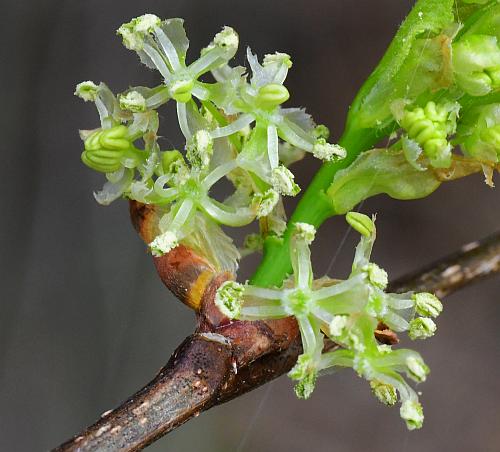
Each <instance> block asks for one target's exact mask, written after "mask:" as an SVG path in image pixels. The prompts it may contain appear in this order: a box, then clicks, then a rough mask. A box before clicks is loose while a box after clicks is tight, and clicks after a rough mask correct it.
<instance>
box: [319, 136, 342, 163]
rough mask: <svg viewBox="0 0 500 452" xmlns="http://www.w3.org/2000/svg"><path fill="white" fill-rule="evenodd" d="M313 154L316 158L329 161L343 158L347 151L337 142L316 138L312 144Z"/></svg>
mask: <svg viewBox="0 0 500 452" xmlns="http://www.w3.org/2000/svg"><path fill="white" fill-rule="evenodd" d="M313 155H314V157H316V158H317V159H320V160H326V161H328V162H331V161H332V160H336V159H343V158H345V157H346V156H347V151H346V150H345V149H344V148H343V147H342V146H339V145H338V144H331V143H327V142H326V140H325V139H324V138H318V139H317V140H316V143H314V146H313Z"/></svg>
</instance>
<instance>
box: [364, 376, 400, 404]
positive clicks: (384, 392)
mask: <svg viewBox="0 0 500 452" xmlns="http://www.w3.org/2000/svg"><path fill="white" fill-rule="evenodd" d="M370 387H371V388H372V391H373V395H374V396H375V397H377V399H379V400H380V401H381V402H382V403H383V404H384V405H388V406H392V405H394V404H395V403H396V402H397V401H398V394H397V393H396V388H394V386H392V385H390V384H387V383H383V382H381V381H379V380H372V381H370Z"/></svg>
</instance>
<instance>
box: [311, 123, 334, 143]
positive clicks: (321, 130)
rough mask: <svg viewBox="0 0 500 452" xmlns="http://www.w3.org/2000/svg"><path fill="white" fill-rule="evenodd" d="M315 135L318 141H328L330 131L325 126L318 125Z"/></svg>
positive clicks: (314, 131)
mask: <svg viewBox="0 0 500 452" xmlns="http://www.w3.org/2000/svg"><path fill="white" fill-rule="evenodd" d="M313 135H314V137H315V138H316V139H319V138H323V139H324V140H328V138H329V137H330V130H329V129H328V127H326V126H325V125H324V124H318V125H317V126H316V127H315V128H314V130H313Z"/></svg>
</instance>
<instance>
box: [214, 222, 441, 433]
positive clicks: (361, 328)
mask: <svg viewBox="0 0 500 452" xmlns="http://www.w3.org/2000/svg"><path fill="white" fill-rule="evenodd" d="M346 218H347V221H348V222H349V224H350V225H351V226H352V227H353V228H355V229H356V230H357V231H358V232H359V233H360V234H361V241H360V243H359V245H358V246H357V248H356V253H355V256H354V261H353V265H352V272H351V274H350V275H349V277H348V278H347V279H346V280H344V281H339V280H331V279H328V278H322V279H319V280H314V278H313V272H312V267H311V258H310V251H309V245H310V243H311V242H312V241H313V239H314V235H315V229H314V227H313V226H311V225H309V224H306V223H296V224H295V229H294V233H293V237H292V240H291V244H290V255H291V259H292V264H293V278H292V279H291V280H290V281H288V282H286V283H285V284H284V285H283V287H282V288H280V289H277V288H263V287H256V286H252V285H250V284H239V283H237V282H233V281H228V282H226V283H224V284H223V285H222V286H221V287H220V288H219V290H218V292H217V295H216V304H217V306H218V307H219V309H220V310H221V312H223V313H224V314H225V315H227V316H228V317H230V318H237V319H243V320H256V319H278V318H284V317H288V316H294V317H295V318H296V319H297V322H298V325H299V329H300V333H301V338H302V345H303V353H302V354H301V355H300V356H299V358H298V360H297V363H296V365H295V366H294V367H293V369H292V370H291V371H290V372H289V376H290V378H292V379H293V380H295V381H296V382H297V383H296V386H295V391H296V394H297V396H298V397H301V398H308V397H309V396H310V395H311V393H312V391H313V389H314V386H315V382H316V378H317V376H318V375H319V374H320V373H321V372H323V371H326V370H328V369H332V368H339V367H340V368H342V367H351V368H353V369H354V370H355V371H356V372H357V374H358V375H359V376H361V377H363V378H365V379H367V380H368V381H369V382H370V385H371V387H372V389H373V392H374V394H375V395H376V396H377V398H378V399H380V400H381V401H382V402H383V403H385V404H387V405H393V404H395V403H396V401H397V399H398V395H397V394H398V393H399V398H400V400H401V410H400V414H401V417H402V418H403V419H404V420H405V421H406V424H407V426H408V428H409V429H414V428H420V427H421V426H422V422H423V412H422V407H421V405H420V403H419V401H418V396H417V393H416V392H415V391H414V390H413V389H412V388H411V387H410V386H409V384H408V383H407V382H406V380H405V379H404V378H403V377H402V375H401V374H405V375H406V376H407V377H408V378H410V379H412V380H414V381H415V382H417V383H420V382H423V381H425V379H426V376H427V374H428V373H429V368H428V367H427V366H426V364H425V363H424V361H423V360H422V357H421V356H420V355H419V354H418V353H417V352H415V351H413V350H407V349H399V350H393V349H392V348H391V346H388V345H382V344H379V343H378V342H377V339H376V338H375V336H374V331H375V330H376V329H377V325H378V324H379V323H380V322H382V323H383V324H384V325H386V326H387V327H389V328H391V329H392V330H393V331H397V332H402V331H408V335H409V337H410V338H411V339H425V338H427V337H430V336H432V335H433V334H434V332H435V331H436V325H435V323H434V321H433V320H432V317H436V316H438V315H439V314H440V312H441V311H442V304H441V302H440V301H439V300H438V299H437V298H436V297H435V296H434V295H432V294H429V293H416V294H415V293H403V294H395V293H387V292H386V291H385V289H386V287H387V283H388V281H387V273H386V272H385V271H384V270H383V269H381V268H380V267H379V266H377V265H376V264H374V263H372V262H370V255H371V251H372V247H373V243H374V241H375V236H376V229H375V223H374V220H372V219H370V218H369V217H367V216H366V215H363V214H360V213H356V212H350V213H349V214H347V216H346ZM416 315H418V316H416ZM325 339H329V340H330V341H332V342H334V343H335V344H338V346H339V347H338V349H336V350H333V351H326V352H325V351H324V348H325Z"/></svg>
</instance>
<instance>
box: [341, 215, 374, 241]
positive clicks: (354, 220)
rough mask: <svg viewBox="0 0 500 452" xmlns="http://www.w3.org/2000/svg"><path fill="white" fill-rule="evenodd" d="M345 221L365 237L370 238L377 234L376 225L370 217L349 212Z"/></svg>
mask: <svg viewBox="0 0 500 452" xmlns="http://www.w3.org/2000/svg"><path fill="white" fill-rule="evenodd" d="M345 219H346V221H347V222H348V223H349V224H350V225H351V227H352V228H353V229H356V231H358V232H359V233H360V234H361V235H364V236H365V237H370V236H371V235H372V234H373V233H374V232H375V223H374V222H373V220H372V219H371V218H370V217H369V216H368V215H364V214H362V213H359V212H349V213H348V214H347V215H346V216H345Z"/></svg>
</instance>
